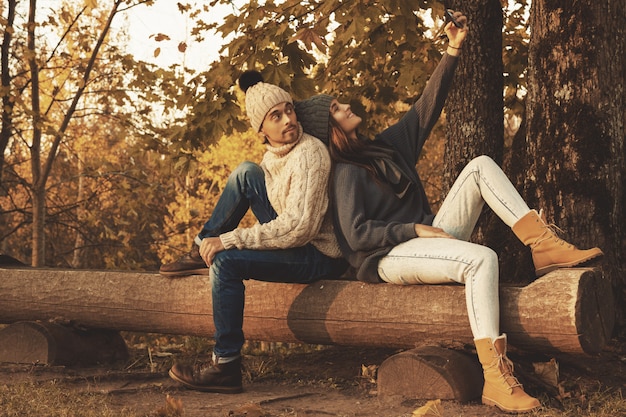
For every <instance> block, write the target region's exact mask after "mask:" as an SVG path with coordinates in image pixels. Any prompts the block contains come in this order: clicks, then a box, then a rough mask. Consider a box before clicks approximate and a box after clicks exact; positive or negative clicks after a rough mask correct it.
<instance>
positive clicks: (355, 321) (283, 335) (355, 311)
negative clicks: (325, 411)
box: [0, 268, 614, 354]
mask: <svg viewBox="0 0 626 417" xmlns="http://www.w3.org/2000/svg"><path fill="white" fill-rule="evenodd" d="M277 279H280V277H277ZM245 284H246V306H245V318H244V332H245V335H246V338H247V339H248V340H260V341H275V342H294V343H298V342H304V343H312V344H335V345H350V346H385V347H399V348H414V347H416V346H422V345H425V344H429V343H428V342H429V341H436V342H437V343H432V344H440V342H442V341H443V342H445V341H459V342H467V343H471V342H472V334H471V330H470V326H469V322H468V317H467V311H466V307H465V294H464V287H463V286H459V285H410V286H398V285H391V284H367V283H362V282H358V281H340V280H326V281H319V282H316V283H313V284H310V285H304V284H283V283H265V282H259V281H254V280H250V281H246V282H245ZM0 294H2V296H1V297H0V323H14V322H17V321H36V320H41V321H49V320H53V321H54V320H60V322H62V323H74V324H77V325H79V326H81V327H84V328H104V329H113V330H125V331H137V332H148V333H165V334H179V335H197V336H206V337H212V335H213V333H214V327H213V317H212V306H211V285H210V282H209V280H208V277H206V276H191V277H186V278H176V279H171V278H166V277H163V276H160V275H158V274H155V273H140V272H121V271H86V270H57V269H35V268H23V269H20V268H0ZM500 311H501V330H502V331H503V332H506V333H507V334H508V339H509V343H510V344H511V345H513V346H516V347H518V348H522V349H525V350H529V351H539V352H544V353H547V352H553V351H560V352H567V353H574V354H578V353H589V354H595V353H597V352H599V351H600V350H601V349H602V348H603V347H604V346H605V344H606V343H607V342H608V340H609V339H610V336H611V332H612V329H613V324H614V304H613V294H612V290H611V286H610V284H609V283H608V281H607V280H605V279H604V278H603V276H602V273H601V270H599V269H592V268H576V269H575V268H572V269H561V270H556V271H553V272H551V273H549V274H546V275H545V276H543V277H542V278H540V279H538V280H536V281H535V282H533V283H531V284H529V285H527V286H525V287H508V286H507V287H502V288H501V291H500Z"/></svg>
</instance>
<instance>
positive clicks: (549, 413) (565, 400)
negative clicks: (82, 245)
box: [0, 334, 626, 417]
mask: <svg viewBox="0 0 626 417" xmlns="http://www.w3.org/2000/svg"><path fill="white" fill-rule="evenodd" d="M123 336H124V338H125V339H126V341H127V344H128V346H129V348H130V349H129V350H130V351H131V359H130V360H129V361H128V362H127V363H126V364H121V365H120V368H119V369H118V371H119V372H147V373H149V372H156V373H160V374H164V372H165V371H166V370H167V369H168V368H169V366H171V364H172V363H173V361H174V360H177V359H179V358H187V359H188V360H192V361H193V360H195V359H203V358H207V357H208V356H210V352H211V350H212V345H211V343H210V342H207V340H206V339H204V338H195V337H171V336H162V335H145V334H123ZM327 349H328V348H327V347H322V346H307V345H289V344H279V343H277V344H258V343H257V344H248V345H247V347H246V351H245V354H246V358H245V363H246V373H245V375H244V378H245V379H246V380H247V383H250V381H261V380H265V381H276V382H285V381H289V383H291V382H292V381H293V382H295V381H297V383H300V384H307V385H312V386H313V385H315V386H320V387H321V386H324V387H327V388H338V389H342V388H347V387H348V386H350V387H351V388H355V387H358V388H361V389H364V390H365V391H366V392H367V391H368V389H367V388H364V387H363V384H364V381H365V380H367V381H368V382H367V383H369V384H370V387H369V388H371V387H375V379H374V378H372V377H371V375H369V373H370V372H371V371H372V369H371V368H370V369H367V368H366V367H363V369H364V370H362V372H366V370H367V373H368V375H365V374H363V375H354V377H349V376H348V377H342V376H339V377H337V375H334V374H332V375H333V378H332V379H333V380H332V384H331V383H329V378H326V377H323V376H322V375H321V374H319V373H316V371H315V369H314V368H310V369H309V371H308V373H307V370H306V366H307V364H305V363H304V362H302V358H306V360H308V361H310V362H311V363H309V364H308V365H312V364H314V363H315V361H321V362H323V361H324V359H323V358H324V357H325V355H326V357H327V356H332V355H336V354H337V352H341V349H342V348H334V349H335V350H332V351H330V352H328V351H327ZM268 352H270V353H268ZM352 354H353V353H346V355H352ZM290 357H291V358H292V359H295V360H292V363H293V365H291V371H290V370H288V369H287V368H285V367H284V366H281V363H282V364H283V365H284V360H286V359H289V358H290ZM320 358H321V360H320ZM301 366H302V368H300V367H301ZM39 368H41V367H39ZM301 369H302V372H300V370H301ZM294 370H296V371H297V372H298V374H297V375H294V374H293V372H294ZM5 376H6V373H5ZM564 378H565V379H566V380H565V381H564V382H563V387H564V389H563V390H561V392H560V394H559V395H558V396H554V395H551V396H548V395H547V394H543V395H541V396H540V400H541V401H542V402H543V403H544V404H549V405H550V406H549V407H547V408H545V409H542V410H540V411H537V412H534V413H531V414H528V416H530V417H539V416H541V417H570V416H572V417H573V416H576V417H579V416H580V417H615V416H622V415H626V400H625V399H624V397H623V388H624V387H607V386H605V385H603V384H602V383H600V382H599V381H594V380H593V378H587V379H585V378H584V375H582V376H580V379H578V378H579V377H577V376H575V375H571V374H568V375H565V376H564ZM155 389H157V388H155ZM555 397H558V400H557V399H556V398H555ZM124 398H126V397H124ZM119 399H120V398H117V400H118V402H119ZM175 401H176V400H173V399H172V401H170V398H168V399H167V400H166V402H165V404H163V403H161V404H155V406H154V410H153V411H151V412H149V413H147V414H146V413H144V414H137V412H136V411H133V410H132V409H131V407H130V406H129V407H126V405H125V403H124V408H121V409H120V407H121V406H120V405H119V404H118V405H117V406H116V405H114V404H112V403H111V395H109V394H106V393H104V392H98V391H94V392H84V390H81V389H78V390H77V389H76V383H75V382H73V383H69V382H68V381H66V380H64V379H60V378H57V379H50V378H47V380H39V381H37V380H34V379H32V378H26V380H24V379H23V378H22V381H21V382H16V383H10V382H9V381H7V380H5V381H2V382H1V383H0V417H13V416H15V417H18V416H19V417H24V416H26V417H29V416H37V417H109V416H111V417H113V416H115V417H179V416H183V415H184V413H183V412H182V405H180V404H177V403H176V402H175ZM421 403H422V402H419V404H421ZM416 404H418V403H417V402H416ZM443 406H444V408H445V401H444V402H443ZM418 407H419V405H417V406H416V407H415V408H418ZM489 411H491V410H489ZM283 415H296V414H283ZM471 415H474V414H471ZM493 415H498V413H495V414H493ZM266 417H280V414H272V415H271V416H270V415H266ZM449 417H456V416H449Z"/></svg>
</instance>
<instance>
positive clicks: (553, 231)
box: [532, 209, 572, 248]
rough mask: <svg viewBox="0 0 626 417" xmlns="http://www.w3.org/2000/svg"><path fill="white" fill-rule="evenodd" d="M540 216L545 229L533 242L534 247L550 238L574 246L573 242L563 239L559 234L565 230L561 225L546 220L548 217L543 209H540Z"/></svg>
mask: <svg viewBox="0 0 626 417" xmlns="http://www.w3.org/2000/svg"><path fill="white" fill-rule="evenodd" d="M539 217H540V218H541V220H543V225H541V227H542V228H543V229H544V231H543V233H542V234H541V235H540V236H539V237H538V238H537V239H536V240H535V241H534V242H533V244H532V247H533V248H534V247H535V246H537V245H539V244H540V243H541V242H544V241H546V240H550V239H555V240H556V243H559V242H560V244H561V245H565V244H567V245H568V247H572V244H571V243H567V242H566V241H565V240H563V239H561V238H560V237H559V234H561V235H562V234H564V233H565V232H564V231H563V229H561V228H560V227H559V226H557V225H556V224H554V223H547V222H546V218H545V216H544V214H543V209H540V210H539Z"/></svg>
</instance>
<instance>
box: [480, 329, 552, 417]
mask: <svg viewBox="0 0 626 417" xmlns="http://www.w3.org/2000/svg"><path fill="white" fill-rule="evenodd" d="M474 344H475V345H476V352H477V353H478V359H479V360H480V363H481V365H482V366H483V374H484V376H485V385H484V386H483V397H482V401H483V404H486V405H494V406H496V407H498V408H499V409H500V410H502V411H505V412H507V413H525V412H530V411H532V410H534V409H536V408H539V407H540V406H541V403H540V402H539V401H538V400H537V399H536V398H534V397H531V396H530V395H528V394H526V392H525V391H524V388H523V387H522V384H520V383H519V381H518V380H517V378H515V376H514V375H513V362H511V361H510V360H509V358H507V357H506V334H503V335H502V336H500V337H498V338H497V339H495V340H494V341H492V340H491V338H487V339H477V340H474Z"/></svg>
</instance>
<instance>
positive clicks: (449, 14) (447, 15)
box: [444, 9, 463, 29]
mask: <svg viewBox="0 0 626 417" xmlns="http://www.w3.org/2000/svg"><path fill="white" fill-rule="evenodd" d="M444 19H445V20H446V22H452V24H453V25H454V26H456V27H458V28H459V29H460V28H462V27H463V25H462V24H460V23H459V22H458V21H457V20H456V19H455V18H454V15H453V14H452V10H451V9H446V11H445V13H444Z"/></svg>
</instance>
